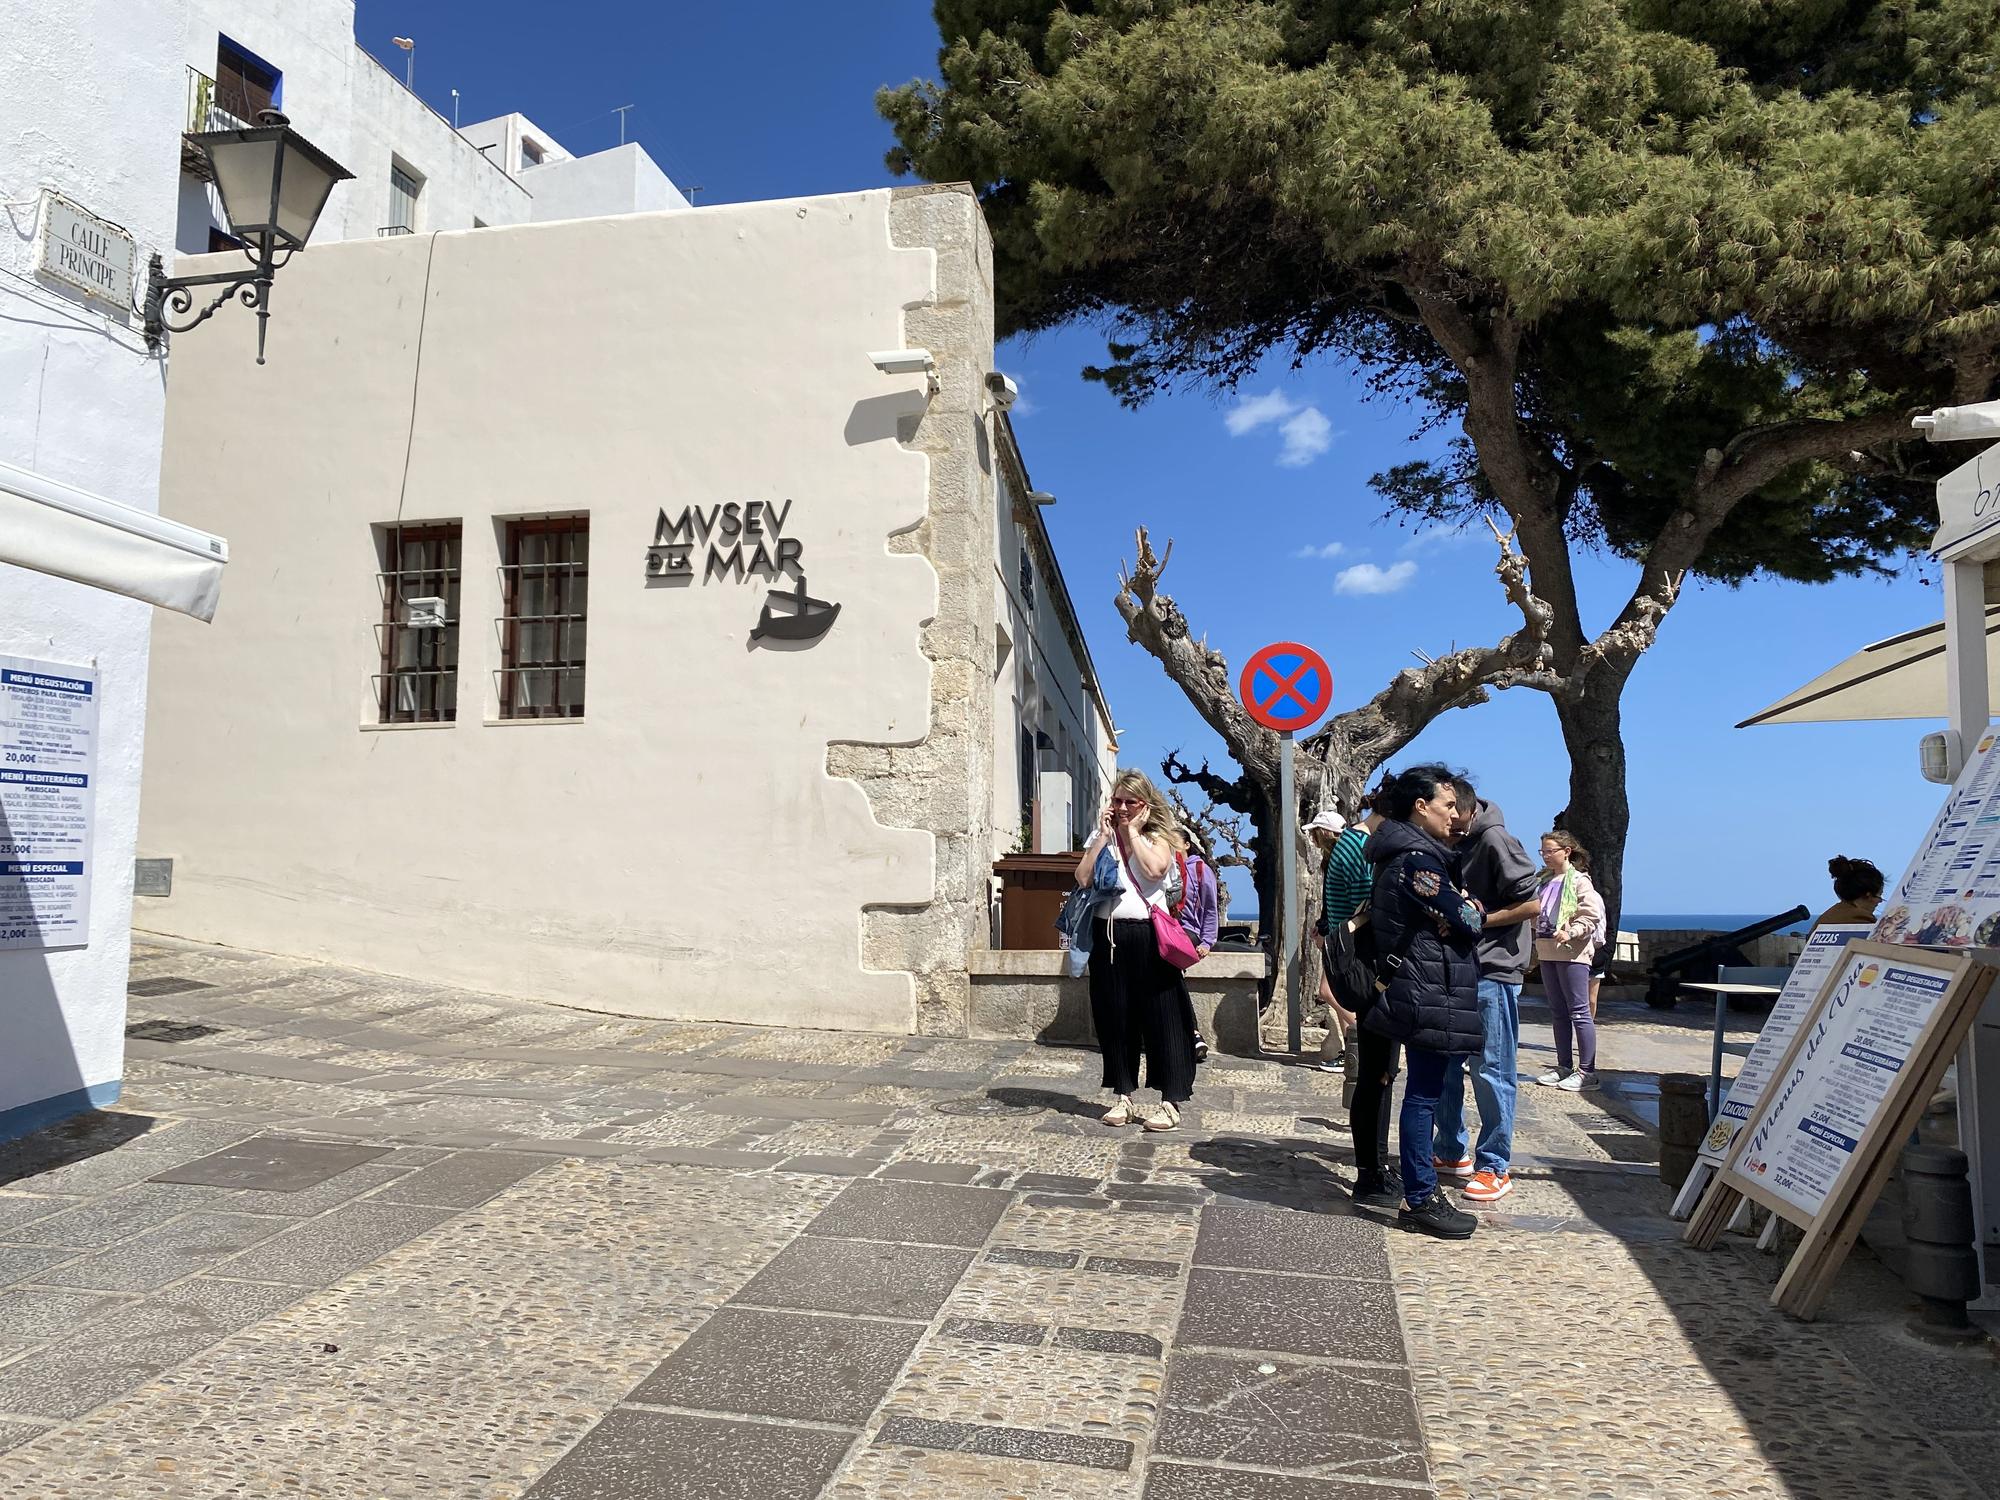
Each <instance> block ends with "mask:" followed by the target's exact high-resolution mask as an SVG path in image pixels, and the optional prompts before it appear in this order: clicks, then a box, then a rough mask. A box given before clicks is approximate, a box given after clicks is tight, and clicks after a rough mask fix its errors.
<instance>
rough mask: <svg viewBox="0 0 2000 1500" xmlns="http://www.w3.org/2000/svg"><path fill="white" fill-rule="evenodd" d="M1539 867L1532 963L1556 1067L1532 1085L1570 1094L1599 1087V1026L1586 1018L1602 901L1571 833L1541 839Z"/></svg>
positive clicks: (1600, 935) (1600, 936) (1600, 929)
mask: <svg viewBox="0 0 2000 1500" xmlns="http://www.w3.org/2000/svg"><path fill="white" fill-rule="evenodd" d="M1542 865H1543V867H1544V868H1543V870H1542V889H1541V906H1542V909H1541V912H1540V914H1539V915H1538V916H1537V917H1536V919H1535V958H1536V960H1537V961H1538V962H1539V963H1540V964H1541V969H1542V989H1543V991H1544V992H1545V993H1546V994H1547V995H1548V997H1549V1016H1550V1019H1551V1020H1552V1021H1553V1022H1554V1025H1555V1033H1556V1065H1555V1067H1554V1068H1552V1069H1550V1070H1549V1071H1548V1072H1546V1073H1544V1074H1542V1076H1541V1077H1540V1078H1538V1079H1536V1080H1535V1081H1536V1082H1537V1083H1540V1084H1545V1085H1547V1086H1549V1087H1551V1088H1558V1089H1563V1090H1566V1091H1567V1092H1569V1093H1572V1094H1574V1093H1576V1092H1577V1091H1578V1090H1579V1089H1587V1088H1595V1087H1596V1086H1597V1022H1596V1021H1595V1020H1594V1019H1593V1018H1592V1017H1591V1014H1590V961H1591V959H1592V958H1593V957H1595V956H1596V953H1597V949H1598V947H1599V945H1600V944H1602V943H1603V941H1604V937H1605V933H1604V898H1603V897H1602V896H1600V895H1598V894H1597V887H1596V886H1594V885H1592V884H1591V882H1590V874H1589V870H1590V855H1589V854H1588V853H1587V852H1586V851H1585V850H1584V847H1583V845H1581V844H1579V843H1578V842H1577V840H1576V835H1575V834H1573V833H1564V832H1562V831H1560V830H1558V831H1557V832H1555V833H1545V834H1543V835H1542ZM1572 1037H1574V1042H1575V1051H1574V1059H1572V1051H1571V1041H1572ZM1572 1060H1574V1063H1575V1066H1574V1067H1572V1066H1571V1063H1572Z"/></svg>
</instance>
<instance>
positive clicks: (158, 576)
mask: <svg viewBox="0 0 2000 1500" xmlns="http://www.w3.org/2000/svg"><path fill="white" fill-rule="evenodd" d="M228 561H229V543H227V542H225V541H224V540H223V539H222V538H221V537H219V536H210V535H209V534H208V533H207V532H205V531H197V530H196V529H195V528H194V527H192V526H183V525H181V524H180V522H178V521H169V520H168V519H167V518H166V517H165V516H157V515H154V514H153V513H152V512H151V511H144V510H136V509H134V508H133V507H132V506H129V505H120V504H119V503H118V502H117V501H116V500H106V499H104V498H103V497H102V496H100V495H93V494H91V493H90V492H89V491H87V490H79V489H76V488H74V487H73V486H71V485H67V484H63V483H61V482H59V481H57V480H54V479H50V478H48V477H47V476H46V475H42V474H37V473H35V472H34V470H32V469H21V468H16V467H15V466H14V465H13V464H8V463H0V562H5V563H12V564H13V565H14V566H15V567H17V568H32V569H33V570H34V571H35V572H37V573H49V574H52V575H54V576H55V577H57V578H68V579H71V580H72V581H74V582H76V583H84V584H89V585H90V586H91V587H92V588H99V589H108V590H109V591H111V592H112V593H114V594H125V595H127V596H129V597H131V598H133V599H142V600H144V601H145V602H146V603H148V604H157V605H158V606H160V608H162V609H171V610H178V611H179V612H180V613H181V614H184V615H193V616H194V617H195V618H196V619H197V620H213V619H214V618H215V605H216V601H217V600H218V599H219V598H220V597H221V594H222V569H223V566H224V565H225V564H226V563H227V562H228Z"/></svg>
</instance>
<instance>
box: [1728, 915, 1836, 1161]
mask: <svg viewBox="0 0 2000 1500" xmlns="http://www.w3.org/2000/svg"><path fill="white" fill-rule="evenodd" d="M1868 931H1869V930H1868V928H1866V927H1840V926H1831V925H1829V926H1826V927H1821V928H1818V929H1816V930H1815V931H1814V932H1813V934H1812V936H1810V937H1808V938H1807V939H1806V946H1805V951H1804V952H1803V953H1801V954H1800V955H1799V961H1798V962H1797V963H1796V964H1794V965H1793V966H1792V972H1791V974H1790V975H1789V976H1788V977H1787V978H1786V980H1785V988H1784V992H1783V993H1782V994H1780V995H1779V996H1778V999H1777V1003H1776V1004H1775V1005H1773V1006H1772V1007H1771V1014H1770V1016H1769V1017H1768V1018H1767V1019H1766V1020H1765V1022H1764V1029H1763V1030H1762V1031H1760V1032H1759V1033H1758V1034H1757V1045H1756V1046H1754V1047H1752V1048H1751V1049H1750V1055H1749V1056H1748V1057H1746V1058H1745V1059H1744V1060H1743V1071H1742V1072H1740V1073H1738V1074H1737V1075H1736V1081H1735V1082H1734V1083H1732V1084H1731V1085H1730V1086H1729V1097H1728V1098H1726V1099H1724V1100H1723V1101H1722V1108H1721V1110H1720V1111H1719V1112H1718V1113H1717V1114H1716V1117H1715V1119H1714V1121H1713V1122H1712V1123H1711V1124H1710V1125H1709V1127H1708V1134H1707V1135H1706V1136H1704V1137H1703V1138H1702V1143H1701V1156H1702V1157H1703V1158H1704V1159H1705V1160H1708V1161H1711V1162H1713V1163H1714V1164H1715V1165H1716V1166H1718V1167H1720V1166H1721V1165H1722V1163H1723V1161H1724V1160H1726V1159H1727V1157H1728V1156H1729V1148H1730V1147H1731V1146H1733V1145H1734V1144H1735V1143H1736V1136H1737V1132H1739V1131H1740V1130H1742V1129H1743V1126H1744V1124H1745V1123H1746V1122H1747V1121H1748V1120H1749V1118H1750V1116H1751V1115H1752V1114H1754V1113H1755V1112H1756V1109H1757V1105H1758V1103H1759V1102H1760V1101H1761V1100H1762V1099H1763V1097H1764V1089H1765V1087H1766V1086H1767V1085H1768V1084H1769V1083H1770V1081H1771V1071H1772V1070H1773V1069H1774V1068H1776V1067H1777V1066H1778V1064H1779V1062H1780V1061H1782V1060H1783V1058H1784V1055H1785V1052H1786V1050H1787V1049H1788V1048H1789V1047H1790V1046H1791V1045H1792V1038H1793V1037H1794V1036H1795V1035H1797V1034H1798V1029H1799V1023H1800V1022H1801V1021H1803V1020H1804V1019H1805V1018H1806V1016H1807V1015H1809V1014H1810V1013H1811V1011H1812V1009H1813V1006H1814V1005H1815V1003H1817V1001H1818V1000H1819V992H1820V989H1821V988H1822V987H1823V986H1824V985H1825V984H1826V980H1827V976H1828V975H1829V974H1831V973H1832V972H1833V970H1834V968H1835V966H1836V965H1837V964H1838V963H1839V962H1840V953H1841V950H1842V949H1843V948H1845V947H1846V946H1847V945H1848V944H1849V943H1851V942H1853V941H1854V940H1855V939H1856V938H1863V937H1867V936H1868Z"/></svg>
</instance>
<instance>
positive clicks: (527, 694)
mask: <svg viewBox="0 0 2000 1500" xmlns="http://www.w3.org/2000/svg"><path fill="white" fill-rule="evenodd" d="M505 526H506V533H505V534H506V543H505V549H504V557H505V561H504V562H503V563H502V565H501V568H500V584H501V590H500V591H501V598H502V600H503V601H504V611H505V612H504V613H503V614H502V615H501V617H500V641H501V666H500V717H501V718H503V719H576V718H581V717H582V716H583V661H584V650H585V644H586V641H585V637H586V632H587V625H588V621H587V616H588V614H589V605H590V567H589V564H590V517H589V516H538V517H533V518H529V519H525V520H518V521H508V522H506V523H505Z"/></svg>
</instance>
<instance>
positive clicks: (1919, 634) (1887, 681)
mask: <svg viewBox="0 0 2000 1500" xmlns="http://www.w3.org/2000/svg"><path fill="white" fill-rule="evenodd" d="M1986 634H1987V636H1988V638H1989V639H1990V638H1991V637H1993V636H1994V635H1996V634H2000V605H1991V606H1989V607H1988V608H1987V611H1986ZM1986 661H1987V672H1988V680H1989V682H1990V687H1989V691H1990V692H1991V693H1992V694H1993V697H1992V699H1991V700H1990V701H1991V702H1994V703H2000V651H1994V650H1992V649H1990V648H1989V649H1988V651H1987V653H1986ZM1944 669H1945V661H1944V622H1943V621H1942V620H1940V621H1939V622H1938V623H1937V624H1935V625H1926V626H1924V627H1923V628H1922V629H1921V630H1910V631H1905V632H1904V633H1903V634H1902V635H1892V636H1890V637H1889V639H1887V640H1886V641H1877V642H1876V643H1875V644H1874V645H1872V646H1863V647H1862V648H1861V649H1860V650H1859V651H1857V652H1855V653H1854V654H1853V655H1852V656H1850V657H1848V658H1847V660H1846V661H1844V662H1842V663H1841V664H1840V665H1839V666H1837V667H1834V668H1832V669H1831V670H1829V671H1825V672H1822V673H1820V674H1819V676H1817V677H1815V678H1814V679H1813V680H1812V681H1811V682H1808V683H1807V684H1806V685H1805V686H1804V687H1802V688H1796V689H1794V690H1793V691H1792V692H1789V693H1787V694H1785V696H1784V697H1782V698H1780V699H1779V700H1778V701H1777V702H1776V703H1773V704H1772V705H1771V706H1770V707H1769V708H1766V709H1764V710H1762V711H1761V712H1759V713H1754V714H1752V715H1751V716H1750V717H1749V718H1747V719H1745V720H1744V721H1743V722H1742V723H1741V724H1738V725H1737V726H1736V727H1737V728H1738V729H1748V728H1749V727H1750V726H1751V725H1753V724H1826V723H1834V722H1843V721H1847V720H1853V719H1943V718H1947V717H1949V714H1950V710H1949V708H1948V707H1947V704H1946V689H1945V673H1944Z"/></svg>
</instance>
